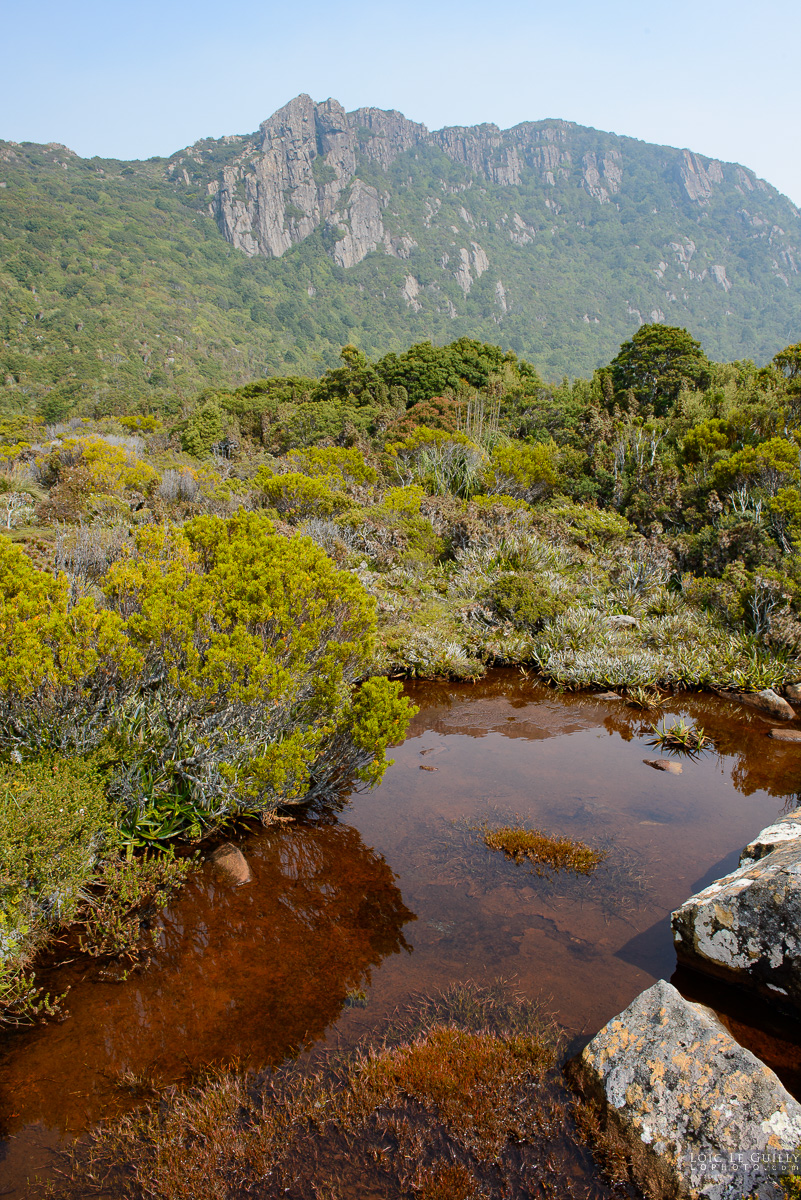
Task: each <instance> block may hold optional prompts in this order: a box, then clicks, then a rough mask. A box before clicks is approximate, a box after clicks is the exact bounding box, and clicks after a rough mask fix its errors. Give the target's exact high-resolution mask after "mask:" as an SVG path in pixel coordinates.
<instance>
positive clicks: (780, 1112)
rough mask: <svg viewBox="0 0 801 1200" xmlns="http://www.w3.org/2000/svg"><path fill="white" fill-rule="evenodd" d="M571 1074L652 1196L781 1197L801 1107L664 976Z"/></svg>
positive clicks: (800, 1140)
mask: <svg viewBox="0 0 801 1200" xmlns="http://www.w3.org/2000/svg"><path fill="white" fill-rule="evenodd" d="M570 1073H571V1075H572V1077H573V1079H574V1080H575V1081H576V1083H577V1084H578V1086H579V1087H580V1089H581V1091H582V1092H583V1093H584V1095H585V1096H586V1098H587V1099H588V1100H590V1101H593V1102H595V1103H596V1104H597V1105H598V1106H599V1107H600V1109H601V1114H602V1118H601V1119H602V1120H603V1121H605V1122H606V1125H607V1129H608V1130H609V1132H610V1133H612V1134H613V1136H614V1140H615V1141H621V1140H622V1141H623V1142H624V1143H625V1145H626V1148H627V1150H628V1152H629V1156H630V1162H631V1169H632V1174H633V1175H634V1178H635V1180H636V1182H637V1183H638V1184H639V1185H640V1187H641V1188H642V1189H643V1191H644V1192H645V1194H646V1196H649V1197H651V1198H652V1200H673V1198H674V1197H682V1198H683V1200H696V1198H699V1200H700V1197H704V1198H705V1200H739V1198H740V1197H742V1196H749V1197H758V1200H781V1197H783V1195H784V1192H783V1190H782V1188H781V1187H780V1186H779V1184H778V1183H777V1176H779V1175H781V1174H783V1173H786V1170H787V1168H786V1166H783V1165H782V1164H783V1163H786V1161H787V1159H786V1153H785V1152H787V1151H790V1150H793V1149H794V1148H795V1147H796V1146H798V1145H799V1144H801V1105H799V1104H798V1102H797V1101H796V1100H794V1099H793V1097H792V1096H791V1095H790V1094H789V1092H787V1091H786V1090H785V1088H784V1087H783V1085H782V1084H781V1082H780V1081H779V1079H778V1078H777V1076H776V1075H774V1073H773V1071H771V1070H770V1068H769V1067H767V1066H765V1064H764V1063H763V1062H760V1060H759V1059H758V1058H756V1057H755V1055H753V1054H752V1053H751V1052H750V1050H745V1049H744V1048H743V1047H742V1046H740V1045H739V1044H738V1043H737V1042H735V1041H734V1039H733V1038H732V1036H731V1034H730V1033H729V1032H728V1030H726V1029H725V1028H724V1026H723V1025H722V1024H721V1022H720V1021H719V1020H718V1018H717V1017H716V1016H715V1014H714V1013H713V1012H712V1011H711V1009H708V1008H706V1007H704V1005H701V1004H691V1003H690V1002H689V1001H687V1000H685V999H683V997H682V996H681V995H680V994H679V992H677V991H676V989H675V988H674V987H672V986H671V984H669V983H666V982H665V981H664V980H660V981H659V982H658V983H655V984H654V985H653V987H650V988H648V990H647V991H645V992H643V993H642V994H641V995H639V996H638V997H637V999H636V1000H635V1001H634V1002H633V1003H632V1004H630V1005H629V1007H628V1008H627V1009H626V1010H625V1012H622V1013H621V1014H620V1016H619V1017H615V1018H613V1020H611V1021H610V1022H609V1024H608V1025H605V1026H604V1028H603V1029H602V1030H601V1032H600V1033H598V1034H596V1036H595V1037H594V1038H593V1039H592V1041H591V1042H590V1043H589V1045H588V1046H587V1047H586V1048H585V1049H584V1051H583V1052H582V1054H581V1055H580V1057H579V1058H578V1059H576V1060H574V1062H573V1063H572V1064H571V1067H570Z"/></svg>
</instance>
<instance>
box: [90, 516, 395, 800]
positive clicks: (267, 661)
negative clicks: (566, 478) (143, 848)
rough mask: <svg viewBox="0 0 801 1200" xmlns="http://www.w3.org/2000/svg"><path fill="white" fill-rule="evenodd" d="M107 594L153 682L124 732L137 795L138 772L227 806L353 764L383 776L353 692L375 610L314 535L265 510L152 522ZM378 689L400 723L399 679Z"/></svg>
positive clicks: (129, 793) (288, 794) (128, 793)
mask: <svg viewBox="0 0 801 1200" xmlns="http://www.w3.org/2000/svg"><path fill="white" fill-rule="evenodd" d="M104 589H105V592H106V595H107V596H108V598H109V601H110V602H111V603H112V604H113V605H114V606H115V607H116V608H117V609H118V610H119V611H120V612H121V613H124V614H125V615H126V617H127V625H126V628H127V632H128V635H129V636H130V638H131V642H132V645H133V646H134V647H135V648H136V649H137V650H138V651H139V652H140V653H141V655H142V657H143V660H144V662H145V673H146V676H148V677H150V678H153V679H154V680H155V681H156V682H154V684H153V685H152V686H151V688H150V689H149V691H148V692H147V693H146V694H145V695H143V696H142V697H141V698H140V699H139V700H138V702H137V703H138V709H137V712H138V714H139V715H138V716H137V722H138V724H137V725H136V727H135V729H133V731H132V732H131V733H130V734H129V735H127V740H125V736H124V735H125V730H121V732H120V737H121V738H123V740H125V746H124V750H125V751H126V752H127V753H128V755H129V759H130V761H133V760H134V759H135V760H136V762H137V763H138V764H139V767H138V771H139V775H138V776H137V774H136V771H132V772H130V773H129V778H127V782H126V786H125V788H124V789H123V793H122V794H124V796H125V798H126V799H128V800H129V802H130V801H131V799H132V798H134V797H135V796H136V794H137V788H141V784H140V781H139V779H140V777H141V776H142V775H144V774H146V775H147V777H148V781H149V784H148V786H149V787H150V788H151V789H152V788H153V787H155V788H156V790H159V791H161V792H170V791H171V790H173V789H174V788H176V787H178V788H181V789H184V790H185V791H187V792H188V793H189V794H190V795H192V796H193V797H195V798H196V799H197V798H199V799H201V800H202V801H203V802H205V803H206V804H207V805H208V806H209V807H213V806H217V807H219V808H225V807H230V806H231V805H232V804H237V803H247V804H253V803H256V804H262V805H265V806H268V807H269V806H271V805H274V804H275V803H278V802H280V801H281V800H284V801H286V800H295V799H298V798H300V797H302V796H304V795H305V794H306V793H308V792H309V791H310V790H312V791H315V790H317V791H319V790H322V789H325V788H329V789H330V788H331V787H333V786H337V785H339V784H342V783H344V782H346V780H347V778H348V777H349V775H350V774H351V773H352V772H353V771H354V770H356V769H367V770H369V771H371V772H372V775H371V778H373V777H376V776H377V775H380V773H381V770H382V767H381V762H380V760H381V755H382V752H381V751H380V744H381V740H380V739H379V741H378V742H377V743H376V745H375V747H374V748H373V750H372V751H369V752H368V751H367V750H366V749H365V747H366V745H367V742H368V741H369V738H368V737H367V735H366V734H364V735H362V734H358V729H357V726H355V725H354V723H353V722H354V713H358V712H360V711H361V709H359V705H358V702H357V703H355V704H353V703H352V691H351V689H352V684H353V683H354V681H355V680H357V679H358V678H359V677H360V676H362V675H364V674H366V673H367V670H368V668H369V664H370V661H371V656H372V653H373V648H374V636H375V604H374V601H373V600H372V598H371V597H369V596H368V595H367V593H366V592H365V591H364V589H363V588H362V586H361V584H360V583H359V581H358V580H357V579H356V577H355V576H354V575H353V574H351V573H350V572H343V571H338V570H337V569H336V567H335V566H334V564H333V563H332V562H331V560H330V559H329V558H328V557H327V556H326V555H325V554H324V553H323V552H322V551H321V550H319V549H318V548H317V546H315V545H314V543H313V542H312V541H311V540H310V539H308V538H301V537H294V538H286V537H283V536H282V535H280V534H278V533H276V532H275V529H274V526H273V525H272V523H271V522H270V521H269V520H268V519H267V518H266V517H265V516H264V514H262V513H239V514H238V515H237V516H235V517H232V518H230V519H229V520H227V521H223V520H221V519H220V518H217V517H198V518H196V519H195V520H193V521H190V522H188V523H187V524H186V525H185V526H183V527H182V528H181V529H176V528H170V527H166V528H165V527H148V528H145V529H143V530H141V531H140V533H139V535H138V538H137V540H136V549H135V553H134V555H133V556H132V557H131V558H130V559H129V560H127V561H123V562H118V563H116V564H114V565H113V566H112V567H111V568H110V570H109V572H108V575H107V577H106V579H105V582H104ZM372 686H373V687H374V688H375V689H377V691H375V695H376V696H382V697H383V701H384V703H385V710H386V712H385V716H386V719H387V720H389V719H390V716H391V715H392V714H394V717H392V720H395V721H396V722H397V721H401V722H402V719H403V714H404V713H406V711H407V706H406V705H405V702H404V701H402V699H401V698H400V697H399V695H398V694H397V691H396V689H395V688H394V687H393V685H391V684H389V683H388V681H386V680H384V681H380V680H379V681H374V684H373V685H372ZM386 714H389V715H388V716H387V715H386ZM382 720H384V718H382ZM390 725H391V722H390ZM395 727H396V726H394V725H391V728H392V729H394V728H395ZM388 728H389V727H388ZM365 738H367V741H365ZM333 744H336V745H337V748H338V749H337V753H336V754H333V753H332V752H331V747H332V745H333ZM347 746H349V749H347V748H346V747H347ZM365 755H367V758H365Z"/></svg>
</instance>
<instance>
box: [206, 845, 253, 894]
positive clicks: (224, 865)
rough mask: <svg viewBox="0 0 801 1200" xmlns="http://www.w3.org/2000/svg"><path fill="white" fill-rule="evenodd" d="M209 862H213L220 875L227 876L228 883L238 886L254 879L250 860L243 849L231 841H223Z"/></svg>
mask: <svg viewBox="0 0 801 1200" xmlns="http://www.w3.org/2000/svg"><path fill="white" fill-rule="evenodd" d="M209 862H210V863H212V864H213V866H214V867H215V869H216V870H217V871H218V872H219V873H220V875H222V876H224V877H225V879H226V880H227V881H228V883H233V884H234V885H235V886H236V887H239V886H240V884H243V883H250V881H251V879H252V875H251V873H250V867H249V866H248V860H247V859H246V858H245V856H244V854H243V853H242V851H241V850H240V849H239V848H238V847H237V846H234V845H233V844H232V843H231V842H223V844H222V846H218V847H217V849H216V850H215V851H214V853H213V854H211V855H210V856H209Z"/></svg>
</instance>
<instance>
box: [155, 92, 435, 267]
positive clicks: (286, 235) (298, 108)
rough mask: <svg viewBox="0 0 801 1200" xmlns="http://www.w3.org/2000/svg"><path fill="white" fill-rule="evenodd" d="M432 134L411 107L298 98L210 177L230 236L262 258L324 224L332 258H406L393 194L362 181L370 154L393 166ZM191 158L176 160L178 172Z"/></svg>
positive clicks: (345, 263) (217, 212) (218, 214)
mask: <svg viewBox="0 0 801 1200" xmlns="http://www.w3.org/2000/svg"><path fill="white" fill-rule="evenodd" d="M427 135H428V131H427V130H426V128H425V126H424V125H416V124H415V123H414V122H413V121H407V120H406V118H405V117H404V116H402V115H401V113H395V112H382V111H381V110H379V109H374V108H361V109H357V110H356V111H355V112H352V113H346V112H345V110H344V108H343V107H342V105H341V104H340V103H339V102H338V101H336V100H326V101H325V103H324V104H315V103H314V102H313V100H312V99H311V97H310V96H305V95H304V96H298V97H296V98H295V99H294V100H290V102H289V104H287V105H285V106H284V107H283V108H281V109H279V110H278V112H277V113H275V114H274V115H273V116H272V117H270V118H269V119H268V120H267V121H264V122H263V123H262V125H261V126H260V129H259V133H258V134H257V135H255V136H254V137H253V138H250V139H247V140H246V141H245V144H244V146H243V148H242V151H241V153H240V154H239V155H238V156H237V158H236V159H234V160H233V161H232V162H231V163H230V165H227V166H225V167H224V168H223V170H222V171H221V173H220V176H219V178H218V179H216V180H212V181H210V182H209V183H208V184H207V187H208V191H209V193H210V195H211V197H212V200H211V206H210V211H211V212H212V213H213V215H214V217H215V219H216V221H217V224H218V225H219V228H220V230H221V232H222V233H223V235H224V236H225V237H226V238H227V240H228V241H229V242H231V243H232V245H234V246H236V247H237V248H238V249H240V250H243V251H244V252H245V254H247V255H249V256H250V257H252V256H253V255H256V254H262V255H264V256H265V257H267V258H279V257H280V256H281V255H282V254H283V253H284V252H285V251H286V250H288V249H289V248H290V246H293V245H296V244H297V243H298V242H302V241H303V240H304V239H305V238H307V237H308V236H309V234H310V233H312V232H313V231H314V230H315V229H317V228H318V227H319V226H320V225H327V226H328V227H329V228H330V230H331V231H332V234H333V245H332V249H331V253H332V256H333V258H334V260H335V261H336V262H338V263H339V265H340V266H342V267H352V266H354V265H355V264H356V263H358V262H360V261H361V260H362V259H363V258H364V257H365V255H366V254H369V253H370V252H371V251H372V250H376V249H377V248H378V247H379V246H383V247H384V249H385V250H386V251H387V252H388V253H390V254H398V256H399V257H403V256H404V255H403V253H402V250H403V246H402V245H401V246H399V247H396V246H394V245H393V242H392V239H390V238H388V237H387V236H386V232H385V229H384V225H383V222H382V220H381V211H382V208H383V207H384V206H385V205H386V203H387V199H388V197H387V196H386V195H385V194H383V193H380V192H378V191H377V190H376V188H374V187H371V186H370V185H369V184H365V183H364V182H362V181H361V180H360V179H358V178H356V169H357V166H358V164H359V162H360V161H368V162H369V161H372V162H375V163H377V164H378V165H379V166H380V167H382V168H383V169H384V170H386V169H387V168H388V167H389V166H390V165H391V164H392V163H393V162H394V160H395V159H396V158H397V156H398V155H399V154H402V153H403V152H404V151H406V150H409V149H411V148H412V147H414V146H415V145H417V144H419V143H420V142H421V141H422V140H423V139H424V138H425V137H426V136H427ZM182 169H184V163H183V162H180V163H176V164H174V165H173V172H174V173H177V172H179V171H180V170H182Z"/></svg>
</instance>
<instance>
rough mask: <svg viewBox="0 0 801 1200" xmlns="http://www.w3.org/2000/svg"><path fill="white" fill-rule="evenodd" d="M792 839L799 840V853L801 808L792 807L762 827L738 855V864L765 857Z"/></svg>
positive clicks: (743, 864) (800, 849)
mask: <svg viewBox="0 0 801 1200" xmlns="http://www.w3.org/2000/svg"><path fill="white" fill-rule="evenodd" d="M793 841H799V854H801V808H795V809H793V811H792V812H790V813H786V814H785V815H784V816H783V817H779V819H778V821H774V822H773V824H772V825H768V826H767V828H766V829H762V830H761V831H760V832H759V833H758V834H757V835H756V837H755V838H754V840H753V841H752V842H749V843H748V845H747V846H746V848H745V849H744V850H743V852H742V854H741V855H740V866H741V867H742V866H746V865H747V864H750V863H753V862H757V861H758V860H759V859H760V858H767V856H768V855H769V854H772V853H773V851H774V850H775V849H776V848H777V847H778V846H784V845H785V844H786V843H787V842H793Z"/></svg>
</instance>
